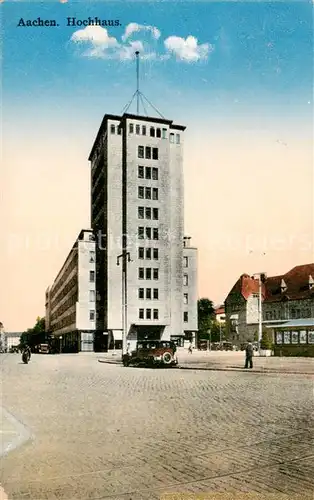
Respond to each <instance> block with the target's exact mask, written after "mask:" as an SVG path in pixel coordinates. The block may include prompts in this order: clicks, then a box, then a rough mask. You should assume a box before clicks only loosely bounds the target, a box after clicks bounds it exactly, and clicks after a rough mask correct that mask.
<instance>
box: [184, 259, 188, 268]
mask: <svg viewBox="0 0 314 500" xmlns="http://www.w3.org/2000/svg"><path fill="white" fill-rule="evenodd" d="M183 266H184V267H189V259H188V257H183Z"/></svg>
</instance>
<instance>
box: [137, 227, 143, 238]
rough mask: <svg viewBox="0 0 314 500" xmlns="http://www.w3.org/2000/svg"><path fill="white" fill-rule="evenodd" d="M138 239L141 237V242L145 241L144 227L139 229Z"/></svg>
mask: <svg viewBox="0 0 314 500" xmlns="http://www.w3.org/2000/svg"><path fill="white" fill-rule="evenodd" d="M138 237H139V239H140V240H143V239H144V227H143V226H140V227H139V228H138Z"/></svg>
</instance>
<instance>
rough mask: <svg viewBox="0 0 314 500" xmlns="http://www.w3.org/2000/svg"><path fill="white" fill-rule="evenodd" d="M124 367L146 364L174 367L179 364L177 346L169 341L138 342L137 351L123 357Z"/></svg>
mask: <svg viewBox="0 0 314 500" xmlns="http://www.w3.org/2000/svg"><path fill="white" fill-rule="evenodd" d="M122 362H123V365H124V366H129V365H130V364H145V365H149V366H154V365H166V366H174V365H176V364H177V363H178V360H177V356H176V345H175V344H174V342H171V341H169V340H168V341H167V340H141V341H137V343H136V349H135V350H134V351H131V352H130V353H127V354H124V355H123V356H122Z"/></svg>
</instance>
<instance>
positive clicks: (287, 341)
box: [283, 332, 290, 344]
mask: <svg viewBox="0 0 314 500" xmlns="http://www.w3.org/2000/svg"><path fill="white" fill-rule="evenodd" d="M283 343H284V344H290V332H283Z"/></svg>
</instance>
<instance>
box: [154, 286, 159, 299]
mask: <svg viewBox="0 0 314 500" xmlns="http://www.w3.org/2000/svg"><path fill="white" fill-rule="evenodd" d="M153 297H154V299H155V300H158V288H154V289H153Z"/></svg>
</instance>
